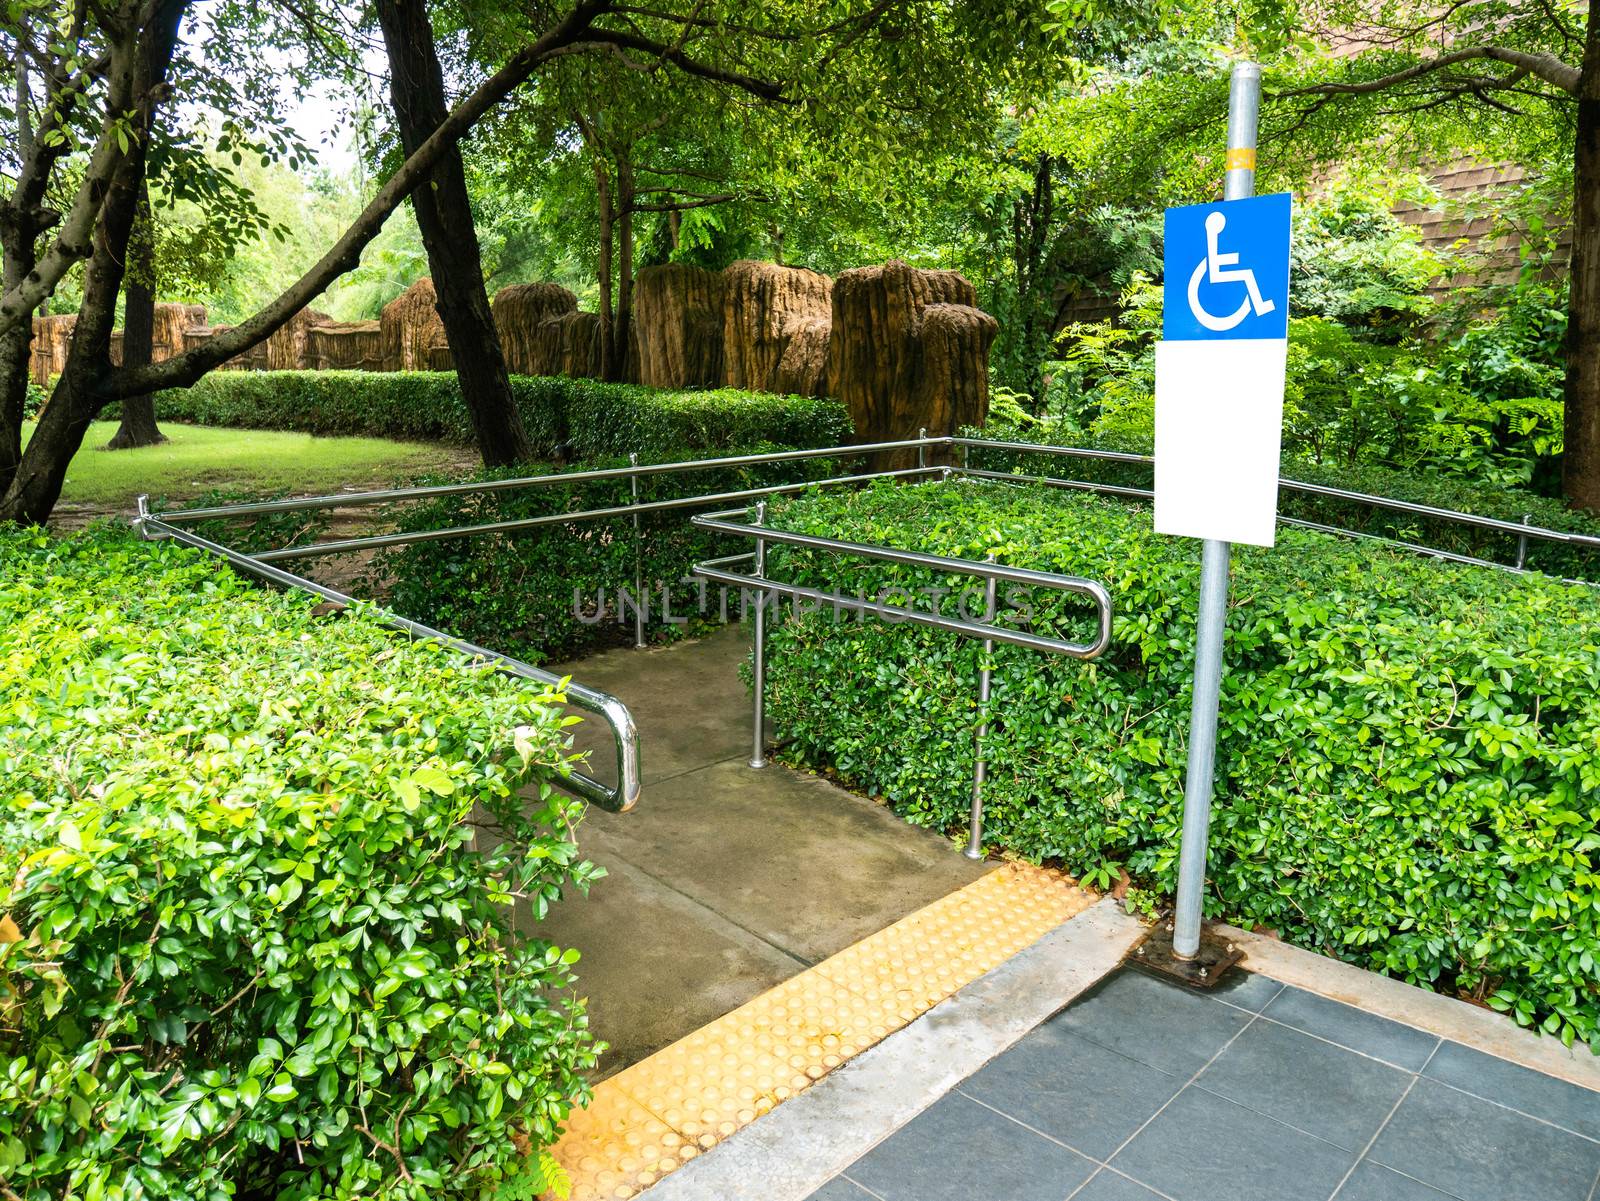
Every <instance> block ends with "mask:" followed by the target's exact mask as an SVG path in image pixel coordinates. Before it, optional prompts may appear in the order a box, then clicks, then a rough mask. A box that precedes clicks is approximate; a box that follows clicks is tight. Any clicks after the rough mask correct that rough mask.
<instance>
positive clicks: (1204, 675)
mask: <svg viewBox="0 0 1600 1201" xmlns="http://www.w3.org/2000/svg"><path fill="white" fill-rule="evenodd" d="M1260 113H1261V66H1260V64H1258V63H1235V64H1234V65H1233V78H1232V80H1231V82H1230V84H1229V88H1228V157H1227V169H1228V173H1227V177H1226V182H1225V184H1224V188H1223V193H1222V198H1223V199H1224V200H1243V199H1245V198H1246V197H1248V196H1254V195H1255V191H1256V124H1257V120H1258V118H1259V116H1260ZM1228 557H1229V544H1228V543H1226V542H1216V541H1212V540H1210V539H1207V540H1206V542H1205V543H1204V550H1203V552H1202V557H1201V566H1200V616H1199V624H1198V629H1197V634H1196V645H1195V660H1194V705H1193V708H1192V709H1191V710H1190V717H1189V774H1188V779H1187V781H1186V782H1185V785H1184V792H1183V843H1182V846H1181V849H1180V851H1179V854H1178V910H1177V915H1176V919H1175V924H1174V927H1173V932H1172V953H1173V954H1174V955H1175V956H1176V957H1177V958H1179V959H1193V958H1194V957H1195V956H1196V955H1197V954H1198V953H1199V951H1200V918H1201V913H1202V910H1203V908H1204V898H1205V885H1206V840H1207V837H1208V835H1209V833H1210V829H1211V778H1212V771H1213V768H1214V766H1215V764H1216V756H1217V709H1218V700H1219V697H1220V695H1221V692H1222V631H1223V627H1224V626H1225V625H1226V624H1227V620H1228Z"/></svg>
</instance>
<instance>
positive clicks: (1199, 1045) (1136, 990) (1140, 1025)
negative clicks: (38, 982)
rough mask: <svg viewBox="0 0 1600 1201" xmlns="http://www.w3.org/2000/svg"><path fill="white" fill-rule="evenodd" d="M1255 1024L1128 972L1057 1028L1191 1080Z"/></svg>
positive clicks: (1060, 1018)
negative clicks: (1241, 1033) (1230, 1040)
mask: <svg viewBox="0 0 1600 1201" xmlns="http://www.w3.org/2000/svg"><path fill="white" fill-rule="evenodd" d="M1249 1020H1250V1017H1249V1015H1248V1014H1245V1013H1241V1012H1240V1011H1239V1010H1237V1009H1234V1008H1232V1007H1230V1006H1227V1005H1221V1004H1218V1003H1217V1002H1216V1001H1213V1000H1212V999H1211V998H1210V997H1206V996H1202V995H1201V994H1199V993H1195V992H1190V991H1189V990H1188V989H1186V988H1184V987H1183V986H1182V985H1179V984H1168V983H1166V982H1165V981H1161V980H1157V979H1155V978H1153V977H1151V976H1147V975H1145V974H1144V973H1143V972H1139V971H1133V970H1129V969H1124V970H1123V971H1121V972H1118V973H1117V974H1116V975H1115V976H1112V977H1111V978H1110V979H1109V980H1108V981H1107V982H1106V983H1105V984H1102V985H1101V986H1100V987H1098V988H1096V989H1095V990H1094V991H1093V992H1091V993H1089V994H1088V995H1087V996H1085V997H1084V998H1083V999H1081V1000H1079V1001H1077V1002H1075V1003H1074V1004H1072V1005H1071V1006H1069V1007H1068V1008H1067V1009H1066V1010H1065V1011H1063V1012H1062V1013H1060V1014H1057V1015H1056V1016H1055V1017H1054V1018H1052V1019H1051V1024H1052V1025H1058V1026H1063V1027H1065V1028H1066V1029H1068V1030H1071V1031H1072V1032H1073V1033H1074V1034H1078V1035H1081V1036H1082V1037H1084V1038H1087V1039H1088V1040H1089V1041H1090V1042H1095V1043H1099V1044H1100V1045H1101V1046H1103V1047H1109V1048H1110V1049H1111V1050H1113V1051H1119V1052H1121V1053H1122V1054H1123V1055H1126V1056H1127V1057H1128V1058H1129V1059H1137V1060H1138V1061H1139V1062H1140V1063H1143V1064H1148V1065H1149V1066H1150V1067H1153V1068H1156V1069H1158V1070H1160V1071H1163V1072H1171V1073H1172V1074H1173V1075H1174V1076H1181V1077H1183V1078H1184V1079H1188V1078H1189V1077H1190V1076H1193V1075H1194V1074H1195V1073H1196V1072H1198V1071H1199V1070H1200V1069H1201V1068H1202V1067H1204V1066H1205V1063H1206V1061H1207V1060H1209V1059H1210V1058H1211V1057H1212V1056H1213V1055H1215V1054H1216V1053H1217V1051H1218V1050H1219V1049H1220V1048H1221V1047H1222V1045H1223V1044H1224V1043H1226V1042H1227V1041H1228V1040H1229V1039H1230V1038H1232V1037H1233V1036H1234V1035H1235V1034H1237V1033H1238V1032H1239V1031H1240V1030H1241V1029H1243V1028H1244V1025H1245V1023H1246V1022H1248V1021H1249Z"/></svg>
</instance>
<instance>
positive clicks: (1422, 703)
mask: <svg viewBox="0 0 1600 1201" xmlns="http://www.w3.org/2000/svg"><path fill="white" fill-rule="evenodd" d="M775 524H778V525H781V526H782V527H783V528H785V529H791V530H801V531H806V532H812V533H825V534H827V535H828V536H830V537H836V538H847V539H854V540H858V541H863V542H877V543H892V544H894V545H897V546H904V547H912V548H915V549H919V550H924V551H932V552H937V553H943V554H952V555H959V556H962V557H966V558H981V557H983V555H984V554H986V553H987V552H990V551H993V552H995V553H996V554H997V555H998V556H999V558H1000V560H1001V561H1002V562H1005V563H1010V564H1015V565H1018V566H1026V567H1035V568H1044V569H1049V570H1054V571H1061V572H1068V573H1072V574H1078V575H1085V576H1089V577H1092V578H1095V579H1099V580H1101V581H1103V582H1104V583H1105V584H1106V586H1107V587H1108V588H1109V589H1110V591H1111V593H1112V595H1113V598H1114V603H1115V621H1114V638H1113V645H1112V648H1111V650H1110V651H1109V652H1108V653H1107V655H1106V656H1105V657H1104V658H1102V659H1101V660H1099V661H1097V662H1095V663H1091V664H1081V663H1077V662H1074V661H1071V660H1066V659H1061V658H1057V657H1053V656H1048V655H1041V654H1038V653H1036V652H1033V651H1029V650H1024V649H1019V648H1012V647H1007V646H1000V647H998V648H997V649H996V650H995V652H994V656H993V662H994V668H995V684H994V700H993V704H992V708H991V710H990V720H991V727H990V736H989V738H988V740H987V742H986V743H985V752H986V755H987V759H988V777H987V784H986V787H985V826H986V841H987V843H988V844H989V845H990V846H991V847H996V848H1004V849H1006V850H1009V851H1012V852H1015V853H1017V854H1019V855H1023V856H1026V857H1028V858H1030V859H1042V860H1055V861H1059V862H1061V863H1062V864H1064V865H1065V866H1066V867H1067V868H1068V870H1070V871H1073V872H1075V873H1077V874H1079V875H1080V876H1082V877H1084V878H1086V879H1088V880H1090V881H1093V882H1097V883H1104V882H1107V881H1109V880H1111V879H1114V878H1115V877H1116V875H1117V872H1118V869H1119V868H1120V867H1122V866H1126V868H1127V869H1128V870H1129V871H1130V872H1131V873H1132V874H1133V875H1134V877H1135V879H1136V881H1137V882H1139V883H1141V884H1146V885H1150V886H1154V887H1158V888H1160V889H1162V890H1165V891H1167V892H1169V893H1170V891H1171V889H1172V888H1173V886H1174V881H1175V877H1176V861H1177V848H1178V842H1179V831H1180V827H1181V820H1182V795H1183V777H1184V766H1185V752H1186V734H1187V728H1188V714H1189V705H1190V690H1191V673H1192V670H1193V649H1192V648H1193V646H1194V632H1195V631H1194V620H1195V611H1196V605H1197V598H1196V589H1197V581H1198V579H1199V567H1198V557H1199V556H1198V549H1197V546H1196V544H1195V543H1193V542H1191V541H1189V540H1180V539H1170V538H1162V537H1158V536H1157V535H1155V534H1154V533H1153V532H1152V531H1151V528H1150V523H1149V520H1148V518H1146V517H1144V516H1143V515H1141V514H1139V513H1136V512H1133V511H1130V510H1128V509H1127V508H1125V507H1123V506H1121V505H1118V504H1116V503H1115V502H1111V501H1106V500H1101V499H1097V498H1093V497H1086V496H1081V495H1070V494H1063V493H1061V492H1059V491H1048V490H1042V489H1037V488H1029V487H1016V486H995V485H982V484H976V483H972V482H963V481H956V482H952V483H944V484H929V485H922V486H916V487H900V488H892V487H878V488H874V489H872V490H869V491H864V492H859V493H852V494H844V493H839V492H830V493H826V494H821V495H812V496H807V497H805V498H802V499H799V500H794V501H788V502H784V503H783V505H782V506H781V507H780V509H779V510H778V512H777V513H776V514H775ZM769 554H770V558H769V566H770V568H771V570H772V573H773V574H774V575H775V576H777V577H780V578H783V579H787V580H796V581H799V582H802V583H805V584H808V585H811V586H813V587H818V588H824V589H829V590H834V589H840V590H843V591H845V592H846V593H850V594H856V595H875V594H876V593H877V592H878V591H879V590H880V589H881V588H883V587H886V586H891V585H892V586H898V587H902V588H910V589H918V588H926V587H931V586H939V585H943V586H952V582H951V581H950V580H947V579H941V578H938V577H936V576H934V575H932V574H930V573H927V572H924V571H920V570H913V569H910V568H903V567H897V566H889V565H884V564H875V563H861V564H854V563H849V562H845V561H841V560H839V559H836V558H828V557H822V556H817V555H815V554H814V552H808V551H802V550H798V549H796V548H792V547H782V548H779V547H774V548H773V549H772V550H771V552H769ZM966 583H968V584H970V581H967V582H966ZM955 586H956V587H958V588H959V585H955ZM1019 599H1020V600H1021V601H1022V602H1023V603H1025V604H1027V605H1028V606H1029V607H1030V608H1031V614H1032V624H1033V627H1034V628H1035V629H1039V630H1042V631H1045V632H1071V633H1072V634H1074V635H1075V636H1078V635H1081V634H1082V633H1084V632H1085V631H1086V629H1087V626H1086V621H1087V615H1086V614H1085V613H1084V611H1083V604H1082V602H1081V601H1079V600H1071V599H1066V598H1063V597H1061V596H1060V595H1059V594H1055V593H1050V592H1045V591H1035V592H1032V593H1027V594H1025V595H1024V596H1022V597H1021V598H1019ZM928 603H929V602H927V601H924V602H923V604H924V605H926V604H928ZM943 607H944V608H946V609H947V610H948V611H950V612H956V611H958V610H957V599H956V598H955V597H953V596H950V597H947V598H946V599H945V600H944V602H943ZM981 654H982V652H981V649H980V648H979V647H978V646H977V644H975V643H972V642H965V641H958V640H957V639H955V638H953V637H952V636H950V635H947V634H943V633H939V632H933V631H927V630H924V629H920V628H916V627H910V626H906V625H891V624H887V623H883V622H878V621H870V620H869V621H866V622H856V621H853V620H851V621H844V622H840V623H835V621H834V620H833V619H832V616H831V614H829V613H827V612H823V613H820V614H812V615H808V616H805V617H800V618H795V619H792V620H789V621H786V622H784V623H781V625H780V626H779V627H778V628H777V629H776V630H774V632H773V634H772V642H771V651H770V662H769V669H768V681H769V687H770V693H769V696H768V705H769V709H770V711H771V713H772V714H773V717H774V720H775V726H776V729H777V730H778V732H779V733H780V734H782V735H783V736H785V737H787V738H790V739H792V740H793V741H792V744H791V750H790V752H789V753H790V754H791V755H793V756H794V757H795V758H797V759H799V760H801V761H804V762H807V763H811V764H826V765H829V766H831V767H833V768H834V769H836V770H837V771H838V772H839V773H840V774H841V775H842V776H843V777H844V778H845V779H847V780H848V781H850V782H851V783H853V784H854V785H856V786H857V787H860V788H863V789H865V790H866V791H868V792H870V793H872V794H875V795H881V796H883V797H885V798H887V799H888V801H890V802H891V803H892V804H893V805H894V806H895V807H896V808H897V809H898V810H899V811H900V812H901V813H902V814H903V815H905V816H906V817H907V818H909V819H910V820H912V821H914V822H917V823H919V824H923V825H928V826H932V827H934V828H936V829H941V830H957V829H960V828H962V827H963V826H964V824H965V821H966V817H967V807H968V804H969V800H970V789H971V780H972V763H973V749H972V730H973V727H974V724H975V721H974V719H975V715H976V700H975V698H976V693H977V678H976V677H977V672H978V668H979V664H980V656H981ZM1225 657H1226V664H1227V670H1226V674H1225V677H1224V681H1223V694H1222V711H1221V732H1220V740H1219V746H1218V760H1217V784H1216V789H1217V792H1216V795H1217V801H1216V810H1215V813H1214V816H1213V823H1212V838H1211V861H1210V877H1211V888H1210V891H1209V894H1208V902H1207V908H1208V910H1209V912H1210V913H1211V914H1212V915H1213V916H1218V917H1224V918H1227V919H1229V920H1232V921H1235V922H1238V923H1241V924H1245V925H1252V924H1260V925H1264V926H1267V927H1271V928H1274V929H1277V930H1279V931H1282V932H1283V933H1284V935H1285V937H1288V938H1290V939H1292V940H1293V941H1295V942H1298V943H1300V944H1302V945H1306V946H1310V947H1312V948H1315V949H1317V950H1321V951H1326V952H1329V953H1332V954H1335V955H1338V956H1340V957H1342V958H1345V959H1348V960H1351V961H1353V962H1356V963H1359V964H1361V965H1362V966H1365V967H1367V968H1370V969H1373V970H1376V971H1382V972H1386V973H1389V974H1392V975H1395V976H1399V977H1401V978H1403V979H1406V980H1409V981H1411V982H1414V983H1418V984H1422V985H1425V986H1428V987H1432V988H1438V989H1444V990H1460V991H1463V992H1466V993H1469V994H1470V995H1473V996H1477V997H1483V998H1485V999H1487V1000H1488V1001H1489V1003H1490V1004H1492V1005H1494V1006H1495V1007H1496V1008H1499V1009H1502V1010H1509V1011H1511V1012H1513V1013H1515V1014H1516V1016H1517V1018H1518V1020H1519V1021H1522V1022H1524V1023H1534V1024H1538V1025H1539V1026H1540V1027H1541V1028H1542V1029H1544V1030H1547V1031H1549V1032H1552V1033H1556V1034H1559V1035H1560V1036H1561V1037H1562V1038H1564V1039H1568V1040H1571V1039H1580V1040H1587V1041H1589V1042H1591V1043H1592V1044H1593V1045H1594V1046H1596V1048H1600V984H1597V981H1600V883H1597V880H1600V877H1597V874H1596V871H1595V851H1596V849H1597V848H1600V834H1597V833H1596V824H1597V823H1600V801H1597V799H1596V798H1597V797H1600V754H1597V750H1600V602H1597V600H1596V598H1595V597H1594V595H1593V593H1592V592H1590V591H1589V590H1588V589H1584V588H1576V587H1571V586H1563V585H1560V584H1558V583H1556V582H1554V581H1550V580H1547V579H1543V578H1538V577H1533V578H1518V577H1512V576H1508V575H1505V574H1503V573H1500V572H1493V571H1486V570H1483V569H1476V568H1466V567H1456V566H1452V565H1448V564H1439V563H1436V562H1432V561H1429V560H1425V559H1422V558H1419V557H1416V556H1409V555H1403V554H1397V553H1392V552H1388V551H1385V550H1382V549H1379V548H1375V547H1372V546H1370V545H1364V544H1351V543H1347V542H1343V541H1340V540H1336V539H1332V538H1329V537H1326V536H1323V535H1317V534H1311V533H1306V532H1299V531H1295V532H1287V533H1285V534H1283V535H1281V537H1280V543H1279V546H1278V548H1277V549H1276V550H1262V549H1257V548H1239V549H1237V550H1236V552H1235V560H1234V573H1233V590H1232V597H1231V610H1230V614H1229V620H1228V633H1227V641H1226V647H1225Z"/></svg>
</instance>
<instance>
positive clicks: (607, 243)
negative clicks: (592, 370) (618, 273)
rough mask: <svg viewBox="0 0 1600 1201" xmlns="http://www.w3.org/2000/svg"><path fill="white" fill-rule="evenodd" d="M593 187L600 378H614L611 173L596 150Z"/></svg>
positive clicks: (615, 338) (614, 337) (614, 339)
mask: <svg viewBox="0 0 1600 1201" xmlns="http://www.w3.org/2000/svg"><path fill="white" fill-rule="evenodd" d="M594 187H595V194H596V198H597V200H598V202H599V206H600V253H599V255H598V257H597V260H596V262H595V282H596V283H598V284H599V285H600V300H599V305H598V307H599V309H600V378H601V379H613V378H615V372H616V366H615V364H616V361H617V354H616V346H617V322H616V312H615V310H614V309H613V308H612V304H611V247H612V243H613V240H614V239H615V236H616V234H615V224H616V222H615V209H614V207H613V201H612V199H611V176H610V175H609V174H608V173H607V171H606V165H605V160H603V159H601V158H600V157H599V153H598V151H596V154H595V160H594Z"/></svg>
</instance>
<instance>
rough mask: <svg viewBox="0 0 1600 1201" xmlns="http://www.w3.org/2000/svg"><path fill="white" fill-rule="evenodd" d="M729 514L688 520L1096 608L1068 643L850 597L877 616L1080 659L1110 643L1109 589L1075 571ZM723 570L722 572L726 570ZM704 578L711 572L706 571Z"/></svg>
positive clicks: (804, 591) (812, 594)
mask: <svg viewBox="0 0 1600 1201" xmlns="http://www.w3.org/2000/svg"><path fill="white" fill-rule="evenodd" d="M735 512H737V510H735ZM729 516H730V515H729V514H728V513H706V514H702V515H700V516H698V517H692V518H690V522H691V523H692V524H694V525H696V526H699V527H700V528H701V529H706V530H714V531H716V532H717V533H721V534H733V535H736V536H743V537H746V538H760V539H761V540H762V541H763V542H779V543H782V544H784V545H785V546H800V547H806V548H808V549H812V550H824V551H829V552H831V553H833V554H836V555H850V556H853V557H856V558H863V559H879V560H882V561H883V562H886V563H902V564H905V565H907V566H910V567H926V568H928V569H930V570H932V571H938V572H943V573H945V574H948V575H966V576H974V577H976V578H978V579H985V580H1006V581H1008V582H1009V583H1013V584H1026V585H1028V586H1029V587H1036V588H1051V589H1054V590H1055V591H1058V592H1073V593H1077V594H1078V595H1080V596H1086V597H1088V598H1089V599H1090V600H1092V601H1094V603H1095V607H1096V609H1097V610H1098V611H1099V616H1100V629H1099V633H1098V634H1097V636H1096V638H1095V640H1094V641H1093V642H1090V643H1073V642H1066V641H1063V640H1061V639H1059V638H1046V637H1043V636H1042V635H1038V634H1025V633H1023V632H1021V631H1018V630H1009V629H1006V628H1004V627H999V626H993V627H992V626H986V625H982V624H981V623H976V622H967V621H958V620H956V619H954V618H947V617H940V616H938V615H937V614H930V613H925V612H922V611H920V610H915V609H903V608H900V607H899V606H895V605H874V604H870V603H867V602H860V603H856V602H852V603H851V604H850V607H851V608H854V609H860V610H862V611H864V612H872V613H879V614H880V615H882V616H889V615H891V614H892V615H893V616H895V617H896V618H900V619H903V620H906V621H912V622H916V623H917V624H919V625H927V626H934V627H935V628H937V629H941V630H949V631H951V632H952V633H958V634H966V635H967V636H968V637H978V638H993V639H995V641H997V642H1009V643H1012V644H1014V645H1016V646H1028V647H1032V648H1034V649H1035V650H1042V651H1051V652H1053V653H1055V654H1061V655H1071V656H1073V657H1075V658H1079V659H1092V658H1094V657H1095V656H1096V655H1098V654H1100V653H1101V652H1102V651H1104V650H1105V649H1106V647H1107V646H1109V645H1110V643H1111V594H1110V593H1109V592H1107V591H1106V588H1105V585H1103V584H1101V583H1099V582H1098V581H1097V580H1087V579H1083V578H1082V577H1080V576H1069V575H1060V574H1058V573H1056V572H1051V571H1036V570H1034V569H1032V568H1029V567H1007V566H1006V565H1005V564H1003V563H992V562H988V561H980V560H977V559H955V558H951V557H949V556H947V555H930V554H927V553H924V552H922V551H913V550H901V549H900V548H898V547H892V546H876V545H873V544H871V543H866V542H847V541H844V540H842V539H838V538H821V537H818V536H816V535H814V534H798V533H794V532H793V531H790V530H780V529H778V528H776V527H775V526H767V525H752V524H749V523H747V522H742V521H730V520H728V518H729ZM740 557H741V556H737V555H734V556H730V557H727V558H723V559H708V560H707V561H706V563H704V564H696V565H695V574H697V575H698V574H701V573H700V568H701V567H702V566H706V567H711V568H715V569H718V570H723V568H722V565H723V564H725V563H729V562H733V561H734V560H736V559H738V558H740ZM724 573H725V574H727V573H726V572H724ZM707 578H711V577H710V576H709V575H708V576H707ZM725 582H729V583H744V584H747V585H748V586H750V587H759V588H761V589H763V590H765V591H770V592H784V591H785V590H790V591H793V592H794V593H795V594H797V595H804V596H805V598H806V599H808V600H819V601H829V602H831V601H834V600H836V599H838V598H836V597H834V596H832V595H830V594H828V593H825V592H819V591H817V590H815V589H809V588H799V587H797V586H795V585H784V584H779V583H776V582H773V581H771V580H766V579H763V580H761V581H736V580H728V581H725Z"/></svg>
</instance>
